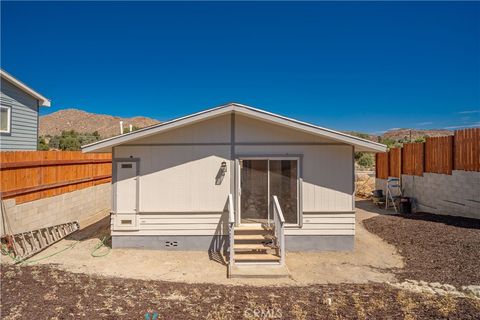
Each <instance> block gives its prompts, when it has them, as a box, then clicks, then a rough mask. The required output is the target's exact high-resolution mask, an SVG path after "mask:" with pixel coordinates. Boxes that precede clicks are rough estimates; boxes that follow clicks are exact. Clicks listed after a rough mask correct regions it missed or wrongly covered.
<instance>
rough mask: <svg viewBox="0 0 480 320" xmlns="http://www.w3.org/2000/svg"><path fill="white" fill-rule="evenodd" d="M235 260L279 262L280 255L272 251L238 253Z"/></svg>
mask: <svg viewBox="0 0 480 320" xmlns="http://www.w3.org/2000/svg"><path fill="white" fill-rule="evenodd" d="M234 260H235V262H279V261H280V257H279V256H277V255H276V254H271V253H237V254H235V256H234Z"/></svg>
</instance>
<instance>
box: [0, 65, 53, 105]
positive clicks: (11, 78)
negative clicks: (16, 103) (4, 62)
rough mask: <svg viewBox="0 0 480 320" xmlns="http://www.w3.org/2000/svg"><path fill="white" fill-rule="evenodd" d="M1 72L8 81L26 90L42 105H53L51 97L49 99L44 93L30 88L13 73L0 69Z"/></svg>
mask: <svg viewBox="0 0 480 320" xmlns="http://www.w3.org/2000/svg"><path fill="white" fill-rule="evenodd" d="M0 74H1V76H2V78H4V79H5V80H7V81H8V82H10V83H12V84H13V85H14V86H16V87H17V88H19V89H20V90H22V91H23V92H25V93H27V94H28V95H30V96H32V97H34V98H35V99H37V100H38V101H39V102H40V103H39V106H40V107H50V106H51V102H50V100H49V99H47V98H46V97H44V96H43V95H41V94H40V93H38V92H37V91H35V90H33V89H32V88H30V87H29V86H27V85H26V84H25V83H23V82H21V81H20V80H18V79H17V78H15V77H14V76H12V75H11V74H9V73H8V72H6V71H4V70H2V69H0Z"/></svg>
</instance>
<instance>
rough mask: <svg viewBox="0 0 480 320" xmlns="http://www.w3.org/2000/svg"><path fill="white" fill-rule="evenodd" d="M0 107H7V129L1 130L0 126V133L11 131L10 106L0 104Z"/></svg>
mask: <svg viewBox="0 0 480 320" xmlns="http://www.w3.org/2000/svg"><path fill="white" fill-rule="evenodd" d="M0 109H7V130H2V129H1V128H0V133H11V131H12V107H11V106H5V105H3V104H2V105H0Z"/></svg>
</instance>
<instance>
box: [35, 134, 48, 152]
mask: <svg viewBox="0 0 480 320" xmlns="http://www.w3.org/2000/svg"><path fill="white" fill-rule="evenodd" d="M37 149H38V150H40V151H48V150H50V147H49V146H48V143H47V142H46V141H45V138H44V137H38V146H37Z"/></svg>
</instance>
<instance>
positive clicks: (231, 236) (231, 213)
mask: <svg viewBox="0 0 480 320" xmlns="http://www.w3.org/2000/svg"><path fill="white" fill-rule="evenodd" d="M227 202H228V235H229V244H230V247H229V253H228V256H229V257H228V258H229V267H231V266H233V263H234V254H235V250H234V248H233V245H234V232H235V211H234V209H233V196H232V194H229V195H228V200H227Z"/></svg>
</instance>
